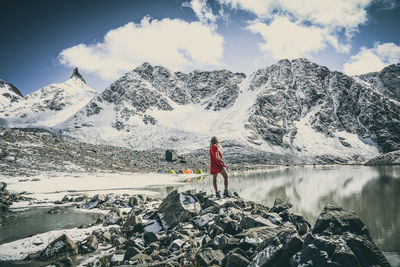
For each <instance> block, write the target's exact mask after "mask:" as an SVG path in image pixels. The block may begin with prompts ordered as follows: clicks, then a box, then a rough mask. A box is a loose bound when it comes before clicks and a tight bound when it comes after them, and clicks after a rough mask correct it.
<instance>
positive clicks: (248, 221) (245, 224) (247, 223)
mask: <svg viewBox="0 0 400 267" xmlns="http://www.w3.org/2000/svg"><path fill="white" fill-rule="evenodd" d="M271 224H272V223H271V221H269V220H267V219H265V218H263V217H261V216H256V215H245V216H243V217H242V220H241V221H240V227H241V229H249V228H253V227H259V226H267V225H271Z"/></svg>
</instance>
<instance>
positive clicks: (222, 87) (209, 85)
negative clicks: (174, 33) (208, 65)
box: [134, 63, 246, 111]
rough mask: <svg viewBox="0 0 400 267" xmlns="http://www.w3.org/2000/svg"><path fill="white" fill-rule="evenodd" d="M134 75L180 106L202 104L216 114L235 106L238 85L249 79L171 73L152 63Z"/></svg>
mask: <svg viewBox="0 0 400 267" xmlns="http://www.w3.org/2000/svg"><path fill="white" fill-rule="evenodd" d="M134 71H135V72H136V73H138V74H139V75H140V76H141V77H142V78H143V79H145V80H146V81H148V82H150V83H151V84H152V85H153V86H154V87H155V88H156V89H158V90H159V91H161V92H163V93H164V94H166V95H167V96H168V97H169V98H171V99H172V100H173V101H174V102H176V103H178V104H181V105H184V104H188V103H195V104H197V103H200V104H201V105H202V106H204V107H205V109H212V110H215V111H217V110H220V109H223V108H227V107H230V106H232V104H233V102H234V101H235V100H236V98H237V97H238V95H239V84H240V83H241V82H242V81H243V80H244V78H246V76H245V75H244V74H243V73H232V72H230V71H227V70H220V71H193V72H190V73H189V74H185V73H182V72H175V73H171V72H170V71H169V70H168V69H166V68H164V67H162V66H154V67H153V66H151V65H150V64H149V63H144V64H142V65H141V66H140V67H138V68H136V69H135V70H134Z"/></svg>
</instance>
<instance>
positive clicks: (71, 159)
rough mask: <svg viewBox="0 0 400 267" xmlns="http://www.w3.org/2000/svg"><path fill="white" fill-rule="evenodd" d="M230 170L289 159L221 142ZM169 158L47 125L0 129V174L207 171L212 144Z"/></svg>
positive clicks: (155, 152) (157, 152)
mask: <svg viewBox="0 0 400 267" xmlns="http://www.w3.org/2000/svg"><path fill="white" fill-rule="evenodd" d="M222 145H223V146H224V149H225V150H224V159H225V162H226V164H227V165H228V167H229V170H230V171H240V170H249V169H254V168H263V167H265V166H264V165H265V164H283V163H284V162H285V163H287V162H289V161H288V159H287V158H285V157H283V156H279V155H272V154H268V153H258V154H255V153H252V152H251V151H250V150H248V149H246V148H244V147H238V146H232V145H231V144H222ZM178 156H179V157H180V159H178V160H177V161H174V162H169V161H167V160H166V159H165V151H135V150H131V149H127V148H122V147H115V146H108V145H93V144H88V143H83V142H78V141H76V140H72V139H69V138H65V137H60V136H56V135H54V134H53V133H51V132H50V131H47V130H43V129H34V128H29V129H28V128H25V129H21V128H20V129H8V128H0V174H1V175H5V176H32V175H37V174H39V173H41V172H45V171H53V172H65V171H70V172H99V171H112V172H157V171H158V170H164V171H168V170H170V169H174V170H175V171H178V170H181V169H187V168H190V169H192V170H193V171H194V170H196V169H198V168H200V169H202V170H203V172H204V173H209V155H208V148H204V149H199V150H197V151H194V152H191V153H188V154H181V155H178Z"/></svg>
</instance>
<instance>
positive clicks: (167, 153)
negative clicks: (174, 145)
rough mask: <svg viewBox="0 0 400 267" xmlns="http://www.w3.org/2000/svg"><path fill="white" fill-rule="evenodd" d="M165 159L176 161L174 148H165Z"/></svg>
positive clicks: (176, 156)
mask: <svg viewBox="0 0 400 267" xmlns="http://www.w3.org/2000/svg"><path fill="white" fill-rule="evenodd" d="M165 159H166V160H167V161H171V162H172V161H177V160H178V155H177V154H176V152H175V150H172V149H167V150H165Z"/></svg>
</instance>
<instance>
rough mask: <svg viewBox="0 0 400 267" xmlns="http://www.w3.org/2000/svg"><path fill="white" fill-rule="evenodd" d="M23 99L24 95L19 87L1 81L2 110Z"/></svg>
mask: <svg viewBox="0 0 400 267" xmlns="http://www.w3.org/2000/svg"><path fill="white" fill-rule="evenodd" d="M21 98H23V95H22V94H21V92H20V91H19V90H18V88H17V87H15V86H14V85H12V84H11V83H8V82H5V81H3V80H0V110H2V109H4V108H6V107H7V106H9V105H10V104H11V103H13V102H15V101H18V100H19V99H21Z"/></svg>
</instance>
